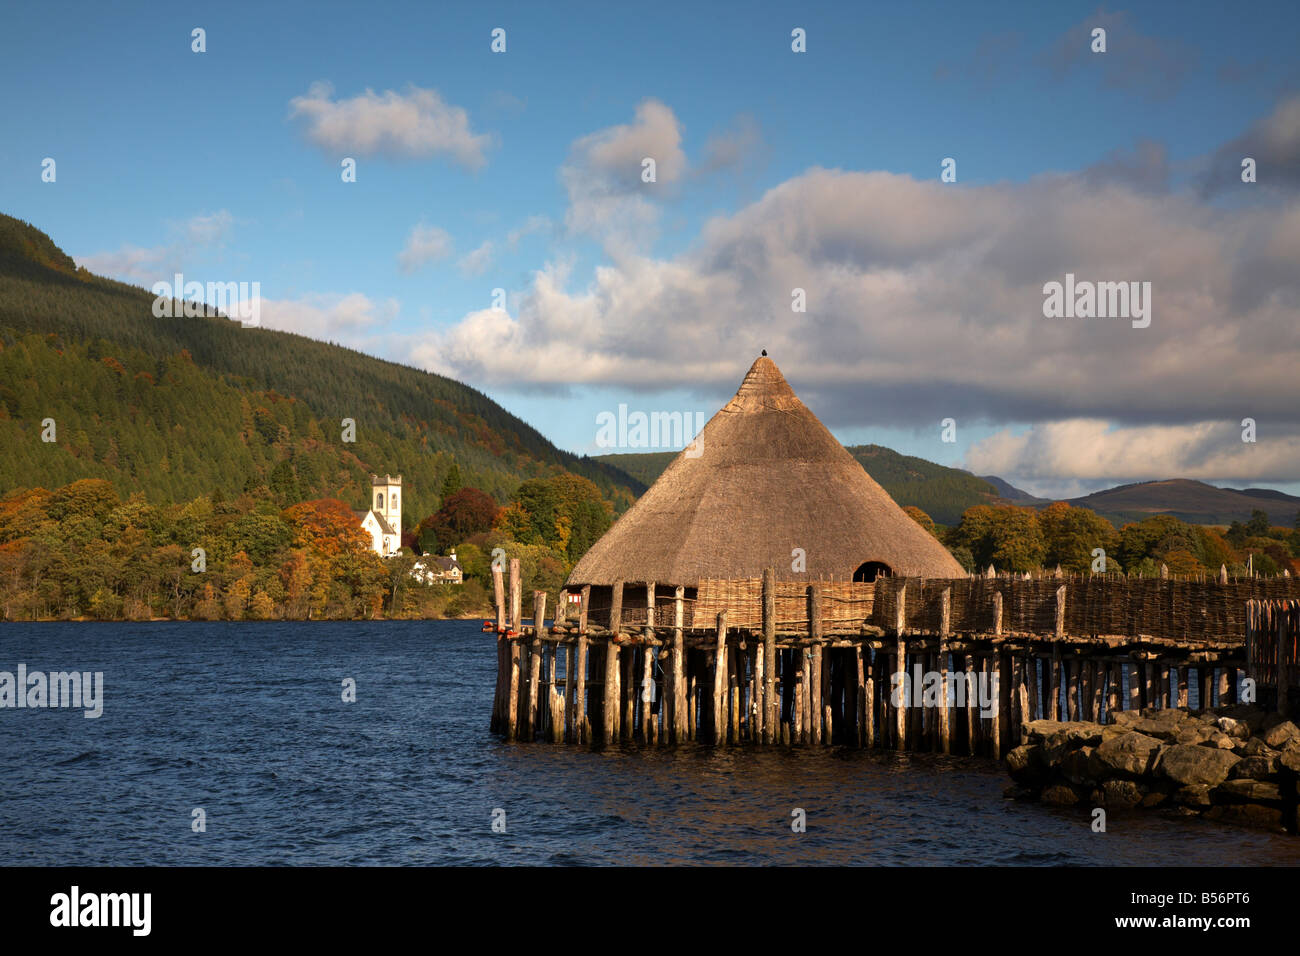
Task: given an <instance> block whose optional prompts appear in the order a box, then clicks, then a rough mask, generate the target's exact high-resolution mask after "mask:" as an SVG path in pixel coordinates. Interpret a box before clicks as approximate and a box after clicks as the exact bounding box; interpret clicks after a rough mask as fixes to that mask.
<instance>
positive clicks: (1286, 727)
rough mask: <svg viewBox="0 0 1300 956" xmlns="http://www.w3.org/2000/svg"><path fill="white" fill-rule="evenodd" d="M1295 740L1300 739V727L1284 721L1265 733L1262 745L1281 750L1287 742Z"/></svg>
mask: <svg viewBox="0 0 1300 956" xmlns="http://www.w3.org/2000/svg"><path fill="white" fill-rule="evenodd" d="M1296 738H1300V727H1297V726H1296V725H1295V724H1293V723H1291V721H1289V720H1286V721H1283V722H1282V723H1280V724H1277V725H1276V726H1275V727H1273V729H1272V730H1269V731H1267V732H1265V734H1264V743H1265V744H1266V745H1268V746H1269V747H1272V748H1273V749H1274V750H1281V749H1283V748H1284V747H1286V745H1287V743H1288V742H1289V741H1292V740H1295V739H1296Z"/></svg>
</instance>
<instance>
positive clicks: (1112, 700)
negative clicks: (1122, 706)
mask: <svg viewBox="0 0 1300 956" xmlns="http://www.w3.org/2000/svg"><path fill="white" fill-rule="evenodd" d="M1119 675H1120V670H1119V665H1118V664H1117V663H1116V662H1115V661H1107V662H1106V720H1107V722H1113V721H1114V719H1115V718H1114V716H1112V715H1113V714H1114V713H1115V712H1116V711H1117V710H1119V693H1120V682H1119Z"/></svg>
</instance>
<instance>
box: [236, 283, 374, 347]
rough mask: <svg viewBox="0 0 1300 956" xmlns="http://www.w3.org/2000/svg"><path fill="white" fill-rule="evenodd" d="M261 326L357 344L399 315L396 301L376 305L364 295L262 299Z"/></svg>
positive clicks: (317, 295) (334, 294) (326, 294)
mask: <svg viewBox="0 0 1300 956" xmlns="http://www.w3.org/2000/svg"><path fill="white" fill-rule="evenodd" d="M261 308H262V313H261V325H262V327H263V328H268V329H278V330H280V331H282V332H297V333H298V334H299V335H306V336H308V337H310V338H313V339H322V340H326V341H333V342H342V343H344V344H355V343H358V342H360V341H362V340H363V339H364V338H365V337H366V336H367V335H368V334H370V333H373V332H374V331H375V330H376V329H378V328H381V327H383V326H384V325H386V324H387V323H388V322H390V321H391V320H392V319H393V318H395V317H396V316H397V313H398V303H397V301H396V300H395V299H387V300H384V301H381V302H375V301H373V300H372V299H370V298H369V297H367V296H365V295H362V294H361V293H360V292H352V293H348V294H337V293H319V294H312V295H307V296H303V297H302V298H300V299H262V301H261Z"/></svg>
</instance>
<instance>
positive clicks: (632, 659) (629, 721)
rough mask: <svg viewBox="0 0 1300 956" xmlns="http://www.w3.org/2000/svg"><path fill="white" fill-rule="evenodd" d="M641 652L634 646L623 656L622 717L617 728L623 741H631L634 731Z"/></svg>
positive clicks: (621, 674) (620, 681) (620, 689)
mask: <svg viewBox="0 0 1300 956" xmlns="http://www.w3.org/2000/svg"><path fill="white" fill-rule="evenodd" d="M641 651H642V649H641V648H639V647H637V646H636V645H635V644H631V645H629V646H628V648H627V653H626V654H624V655H623V665H622V670H621V671H620V677H619V685H618V686H619V706H620V707H621V708H622V710H623V716H622V719H621V724H620V727H619V731H620V734H619V735H620V736H621V737H622V738H623V739H624V740H631V739H632V732H633V730H635V729H636V710H637V708H636V684H637V680H636V679H637V670H636V664H637V659H636V658H637V655H638V654H640V653H641Z"/></svg>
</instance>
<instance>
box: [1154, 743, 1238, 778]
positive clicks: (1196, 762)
mask: <svg viewBox="0 0 1300 956" xmlns="http://www.w3.org/2000/svg"><path fill="white" fill-rule="evenodd" d="M1240 760H1241V758H1240V757H1238V756H1237V755H1236V754H1235V753H1233V752H1232V751H1230V750H1219V749H1218V748H1217V747H1198V746H1196V745H1194V744H1171V745H1169V746H1167V747H1164V748H1162V749H1161V751H1160V759H1159V761H1158V762H1157V770H1158V771H1159V772H1160V773H1161V774H1163V775H1164V776H1166V777H1168V778H1169V779H1170V780H1172V781H1174V782H1175V783H1181V784H1183V785H1184V786H1196V785H1204V786H1210V787H1215V786H1218V785H1219V784H1221V783H1223V781H1225V780H1227V779H1228V772H1229V771H1230V770H1232V768H1233V766H1234V765H1236V764H1237V762H1238V761H1240Z"/></svg>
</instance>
